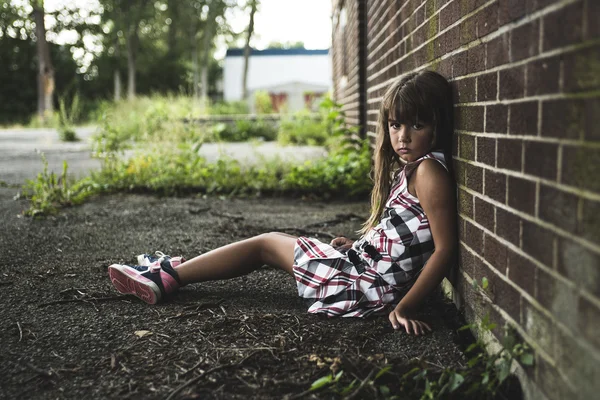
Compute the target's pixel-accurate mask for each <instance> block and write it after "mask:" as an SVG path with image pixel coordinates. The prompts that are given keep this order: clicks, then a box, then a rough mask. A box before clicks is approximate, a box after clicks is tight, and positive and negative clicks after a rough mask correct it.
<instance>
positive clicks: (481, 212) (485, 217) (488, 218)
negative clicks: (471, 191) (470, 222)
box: [475, 197, 494, 232]
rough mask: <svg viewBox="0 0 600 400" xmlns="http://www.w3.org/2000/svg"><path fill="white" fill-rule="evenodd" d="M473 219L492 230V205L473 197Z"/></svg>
mask: <svg viewBox="0 0 600 400" xmlns="http://www.w3.org/2000/svg"><path fill="white" fill-rule="evenodd" d="M475 221H476V222H477V223H478V224H480V225H482V226H483V227H484V228H486V229H488V230H489V231H492V232H493V231H494V206H493V205H491V204H490V203H488V202H487V201H485V200H482V199H481V198H479V197H475Z"/></svg>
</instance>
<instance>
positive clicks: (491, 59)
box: [485, 33, 510, 68]
mask: <svg viewBox="0 0 600 400" xmlns="http://www.w3.org/2000/svg"><path fill="white" fill-rule="evenodd" d="M509 45H510V42H509V36H508V34H506V33H505V34H503V35H501V36H499V37H497V38H495V39H493V40H490V41H489V42H488V43H486V45H485V46H486V58H487V63H486V65H487V68H494V67H497V66H498V65H502V64H506V63H508V62H509V61H510V60H509V58H508V56H509V51H508V49H509Z"/></svg>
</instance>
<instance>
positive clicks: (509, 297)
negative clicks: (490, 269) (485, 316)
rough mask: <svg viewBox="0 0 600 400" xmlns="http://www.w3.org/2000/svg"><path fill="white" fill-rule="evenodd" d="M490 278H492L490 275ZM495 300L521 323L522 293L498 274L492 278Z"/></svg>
mask: <svg viewBox="0 0 600 400" xmlns="http://www.w3.org/2000/svg"><path fill="white" fill-rule="evenodd" d="M488 279H490V278H489V277H488ZM491 282H492V285H491V286H492V291H493V301H494V303H496V305H497V306H498V307H500V308H501V309H503V310H504V311H506V312H507V313H508V315H510V317H511V318H512V319H514V320H515V321H516V322H517V323H518V324H520V323H521V294H520V293H519V292H518V291H517V290H516V289H515V288H513V287H512V286H511V285H510V284H508V283H507V282H505V281H504V280H503V279H501V278H500V277H498V276H493V277H492V279H491Z"/></svg>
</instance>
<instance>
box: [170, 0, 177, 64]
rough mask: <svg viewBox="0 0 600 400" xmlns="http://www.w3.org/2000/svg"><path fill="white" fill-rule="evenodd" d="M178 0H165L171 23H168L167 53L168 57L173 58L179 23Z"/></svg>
mask: <svg viewBox="0 0 600 400" xmlns="http://www.w3.org/2000/svg"><path fill="white" fill-rule="evenodd" d="M179 2H180V0H169V1H168V2H167V5H168V7H169V17H170V18H171V24H170V25H169V36H167V46H168V50H167V54H168V58H169V59H173V58H174V57H175V54H176V51H177V28H178V26H177V24H178V23H179Z"/></svg>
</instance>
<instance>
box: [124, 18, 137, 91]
mask: <svg viewBox="0 0 600 400" xmlns="http://www.w3.org/2000/svg"><path fill="white" fill-rule="evenodd" d="M137 31H138V23H137V22H135V24H134V25H130V26H129V29H128V32H127V40H126V41H127V99H128V100H133V99H134V98H135V57H136V50H137V42H138V33H137Z"/></svg>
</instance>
